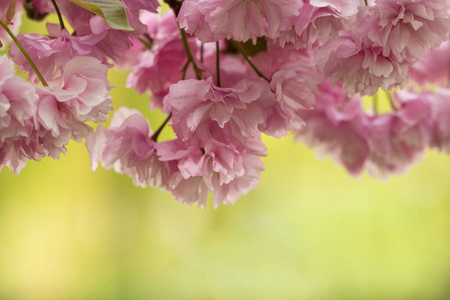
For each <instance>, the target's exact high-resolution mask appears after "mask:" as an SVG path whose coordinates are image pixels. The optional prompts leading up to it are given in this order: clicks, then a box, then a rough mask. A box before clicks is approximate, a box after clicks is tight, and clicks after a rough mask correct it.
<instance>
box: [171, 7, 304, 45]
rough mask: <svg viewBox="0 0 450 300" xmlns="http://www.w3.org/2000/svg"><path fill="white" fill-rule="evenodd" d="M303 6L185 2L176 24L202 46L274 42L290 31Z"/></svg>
mask: <svg viewBox="0 0 450 300" xmlns="http://www.w3.org/2000/svg"><path fill="white" fill-rule="evenodd" d="M302 5H303V2H302V1H297V0H264V1H242V0H186V1H184V3H183V6H182V7H181V10H180V13H179V15H178V22H179V24H180V26H181V27H182V28H185V29H186V31H187V32H188V33H191V34H194V33H195V35H196V36H197V37H198V38H199V39H200V40H201V41H203V42H213V41H217V40H220V39H223V38H227V39H233V40H235V41H239V42H245V41H247V40H250V39H251V40H253V41H254V42H255V41H256V38H258V37H261V36H267V37H269V38H273V39H275V38H277V37H278V35H279V34H280V32H282V31H285V30H288V29H289V28H291V27H292V22H293V18H294V17H295V16H297V15H298V14H299V9H300V8H301V7H302Z"/></svg>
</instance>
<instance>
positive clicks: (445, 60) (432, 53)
mask: <svg viewBox="0 0 450 300" xmlns="http://www.w3.org/2000/svg"><path fill="white" fill-rule="evenodd" d="M425 53H426V55H425V57H423V58H420V59H419V60H418V61H417V63H416V64H414V65H413V66H412V68H411V77H412V79H413V80H414V81H416V82H417V83H419V84H425V83H428V82H429V83H436V84H439V85H440V86H447V87H449V84H450V40H447V41H446V42H444V43H442V45H441V46H440V47H439V48H436V49H432V50H431V49H429V50H427V51H426V52H425Z"/></svg>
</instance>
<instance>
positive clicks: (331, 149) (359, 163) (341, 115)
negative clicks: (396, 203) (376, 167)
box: [294, 81, 370, 176]
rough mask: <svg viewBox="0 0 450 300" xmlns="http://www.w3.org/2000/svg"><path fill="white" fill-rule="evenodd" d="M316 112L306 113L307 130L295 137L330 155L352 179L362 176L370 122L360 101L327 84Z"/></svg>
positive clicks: (320, 93) (295, 133) (322, 89)
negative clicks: (342, 166) (353, 176)
mask: <svg viewBox="0 0 450 300" xmlns="http://www.w3.org/2000/svg"><path fill="white" fill-rule="evenodd" d="M318 88H319V89H318V92H317V94H316V103H315V105H314V110H310V111H303V112H302V118H303V119H304V120H305V122H306V124H307V125H306V127H305V128H303V129H302V130H300V131H299V130H295V131H294V136H295V137H296V138H297V139H300V140H301V141H302V142H304V143H305V144H306V145H308V146H310V147H314V148H317V149H318V152H319V155H321V156H325V155H330V156H331V157H332V158H333V159H334V160H336V161H337V162H338V163H340V164H342V165H344V167H345V168H346V169H347V170H348V171H349V173H350V174H352V175H355V176H356V175H359V174H360V173H361V171H362V170H363V168H364V167H365V165H366V162H367V159H368V157H369V153H370V149H369V141H368V134H369V132H370V127H369V119H368V117H367V116H366V115H365V114H364V112H363V110H362V109H361V104H360V99H359V98H358V97H354V98H351V99H349V98H348V97H346V95H345V94H343V93H342V91H341V89H340V87H339V86H337V87H334V88H333V87H332V86H331V83H330V82H329V81H327V82H326V83H324V84H321V85H319V86H318Z"/></svg>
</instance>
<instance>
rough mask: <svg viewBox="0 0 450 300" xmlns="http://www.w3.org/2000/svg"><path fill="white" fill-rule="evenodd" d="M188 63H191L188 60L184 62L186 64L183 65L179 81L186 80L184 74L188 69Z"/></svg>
mask: <svg viewBox="0 0 450 300" xmlns="http://www.w3.org/2000/svg"><path fill="white" fill-rule="evenodd" d="M190 63H191V61H190V60H188V61H187V62H186V64H185V65H184V67H183V74H182V75H181V80H184V79H185V78H186V72H187V69H188V67H189V64H190Z"/></svg>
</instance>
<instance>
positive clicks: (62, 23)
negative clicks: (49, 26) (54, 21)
mask: <svg viewBox="0 0 450 300" xmlns="http://www.w3.org/2000/svg"><path fill="white" fill-rule="evenodd" d="M52 4H53V7H54V8H55V11H56V14H57V15H58V20H59V25H60V26H61V31H63V30H64V29H66V26H64V21H63V18H62V15H61V12H60V11H59V8H58V5H56V2H55V0H52Z"/></svg>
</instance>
